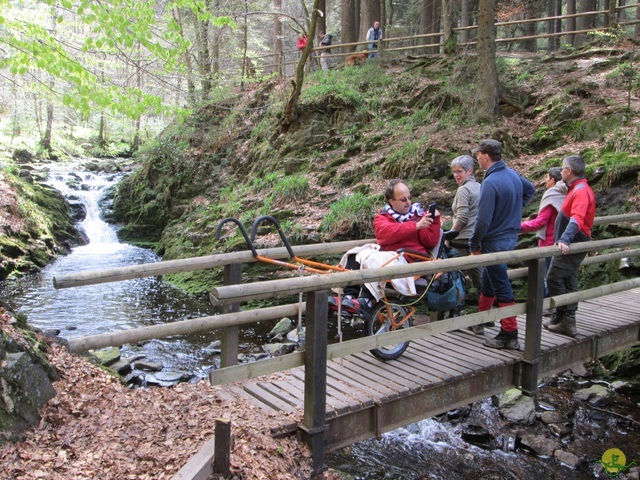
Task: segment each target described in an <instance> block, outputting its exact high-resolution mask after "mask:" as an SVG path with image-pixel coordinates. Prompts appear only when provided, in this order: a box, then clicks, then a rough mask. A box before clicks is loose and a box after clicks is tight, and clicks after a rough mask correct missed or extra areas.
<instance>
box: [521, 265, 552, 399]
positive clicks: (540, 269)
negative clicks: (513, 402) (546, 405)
mask: <svg viewBox="0 0 640 480" xmlns="http://www.w3.org/2000/svg"><path fill="white" fill-rule="evenodd" d="M528 266H529V283H528V285H527V326H526V331H525V340H524V354H523V355H522V393H524V394H525V395H528V396H532V395H535V394H536V393H537V391H538V369H539V367H540V344H541V342H542V302H543V300H544V276H545V272H546V267H545V260H544V258H538V259H536V260H531V261H530V262H528Z"/></svg>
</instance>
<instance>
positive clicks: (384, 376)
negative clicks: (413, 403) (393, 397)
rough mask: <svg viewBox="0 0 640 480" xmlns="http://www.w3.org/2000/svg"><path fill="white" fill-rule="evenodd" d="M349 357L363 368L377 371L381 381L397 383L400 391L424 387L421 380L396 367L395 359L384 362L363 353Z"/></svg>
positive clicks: (410, 390)
mask: <svg viewBox="0 0 640 480" xmlns="http://www.w3.org/2000/svg"><path fill="white" fill-rule="evenodd" d="M349 359H350V360H352V361H353V362H354V364H356V365H359V366H360V367H361V368H363V369H365V370H369V371H373V372H375V373H376V374H377V375H378V376H379V377H380V381H383V382H385V383H386V384H387V385H389V386H391V385H396V386H397V388H398V391H400V392H402V394H405V395H406V394H409V393H410V392H412V391H418V390H421V389H422V385H421V384H420V382H416V380H415V378H410V377H409V376H407V375H403V374H402V373H403V371H402V370H401V369H398V368H396V366H395V363H396V362H394V361H391V362H382V361H380V360H378V359H375V358H374V357H372V356H371V355H366V354H362V353H361V354H356V355H353V356H351V357H350V358H349Z"/></svg>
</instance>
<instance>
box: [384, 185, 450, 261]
mask: <svg viewBox="0 0 640 480" xmlns="http://www.w3.org/2000/svg"><path fill="white" fill-rule="evenodd" d="M385 198H386V200H387V204H386V205H385V206H384V208H383V209H382V210H381V211H380V213H378V215H376V217H375V218H374V219H373V231H374V233H375V235H376V241H377V242H378V245H380V247H381V250H392V251H394V250H399V249H401V248H405V249H407V250H413V251H414V252H418V253H421V254H423V255H425V256H428V257H430V256H431V254H430V253H429V250H430V249H432V248H434V247H436V246H437V245H438V243H439V242H440V234H441V232H440V214H439V212H437V211H436V215H435V217H434V218H431V216H430V215H428V212H425V211H424V210H423V209H422V206H421V205H420V204H419V203H412V202H411V191H410V190H409V187H407V185H406V184H405V183H404V182H403V181H402V180H398V179H396V180H391V182H389V185H388V186H387V189H386V191H385ZM407 261H411V260H410V258H409V257H407Z"/></svg>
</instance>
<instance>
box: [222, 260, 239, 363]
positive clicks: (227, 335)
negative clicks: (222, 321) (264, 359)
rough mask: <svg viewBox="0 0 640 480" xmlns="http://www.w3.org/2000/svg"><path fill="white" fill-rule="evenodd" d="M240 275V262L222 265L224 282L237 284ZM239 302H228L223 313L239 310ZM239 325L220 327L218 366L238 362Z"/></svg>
mask: <svg viewBox="0 0 640 480" xmlns="http://www.w3.org/2000/svg"><path fill="white" fill-rule="evenodd" d="M241 276H242V264H241V263H231V264H229V265H225V266H224V284H225V285H237V284H239V283H240V279H241ZM239 311H240V304H239V303H230V304H228V305H225V306H224V308H223V312H224V313H232V312H239ZM239 333H240V327H238V326H235V327H227V328H223V329H222V339H221V341H222V352H221V353H220V368H224V367H230V366H232V365H237V364H238V335H239Z"/></svg>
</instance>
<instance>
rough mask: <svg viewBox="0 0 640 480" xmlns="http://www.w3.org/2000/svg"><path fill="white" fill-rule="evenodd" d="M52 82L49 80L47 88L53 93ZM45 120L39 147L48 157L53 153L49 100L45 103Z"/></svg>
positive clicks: (51, 117) (50, 104) (51, 116)
mask: <svg viewBox="0 0 640 480" xmlns="http://www.w3.org/2000/svg"><path fill="white" fill-rule="evenodd" d="M53 87H54V81H53V80H51V82H50V83H49V88H50V89H51V90H52V91H53ZM46 115H47V119H46V125H45V127H44V134H43V135H42V139H41V140H40V145H41V146H42V148H43V149H44V150H45V151H46V152H47V153H48V154H49V155H50V154H51V153H52V151H53V149H52V146H51V137H52V133H53V102H51V101H50V100H49V101H47V113H46Z"/></svg>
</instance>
